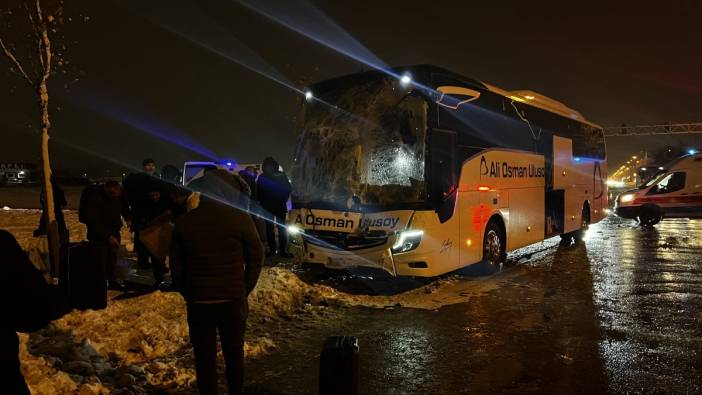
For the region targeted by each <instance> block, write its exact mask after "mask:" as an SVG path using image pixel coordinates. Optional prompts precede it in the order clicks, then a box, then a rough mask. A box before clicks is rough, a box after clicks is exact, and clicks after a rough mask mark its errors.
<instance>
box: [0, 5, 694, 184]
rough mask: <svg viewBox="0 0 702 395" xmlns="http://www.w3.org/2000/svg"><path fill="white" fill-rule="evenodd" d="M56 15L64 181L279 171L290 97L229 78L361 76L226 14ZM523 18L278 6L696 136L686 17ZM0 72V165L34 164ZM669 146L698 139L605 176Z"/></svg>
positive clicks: (58, 137) (14, 83)
mask: <svg viewBox="0 0 702 395" xmlns="http://www.w3.org/2000/svg"><path fill="white" fill-rule="evenodd" d="M66 3H67V4H66V15H68V16H71V19H72V20H71V21H70V22H67V23H66V24H65V25H64V29H65V30H64V31H65V36H66V37H65V39H66V43H67V44H68V52H67V54H66V56H65V58H66V59H67V60H69V67H68V68H67V73H66V74H61V75H58V76H56V77H55V78H53V80H52V81H51V83H50V89H51V92H50V93H51V100H52V104H53V106H52V110H53V113H52V117H53V118H52V119H53V125H52V126H53V128H52V135H53V136H54V137H53V141H54V145H53V146H52V149H53V152H52V154H53V161H54V167H55V168H56V169H57V170H58V171H59V172H63V173H77V172H83V171H86V172H88V173H89V175H91V176H99V175H106V174H107V172H108V171H109V172H110V173H109V174H110V175H114V174H116V173H119V172H121V171H122V168H123V167H124V166H136V167H139V165H140V162H141V159H142V158H144V157H153V158H154V159H155V160H156V161H157V162H158V163H159V165H163V164H166V163H172V164H175V165H177V166H179V167H180V166H181V165H182V162H183V161H184V160H193V159H205V158H207V157H208V156H214V157H217V158H231V159H234V160H237V161H239V162H241V163H250V162H260V161H261V160H262V159H263V158H264V157H265V156H268V155H272V156H274V157H275V158H277V159H278V160H279V161H280V162H281V163H283V164H284V165H288V164H289V163H290V162H291V159H292V155H293V149H294V146H295V131H294V130H293V125H294V117H295V113H296V111H297V109H298V108H299V105H300V95H299V93H297V92H295V91H294V90H292V89H290V88H288V87H286V86H284V85H283V84H281V83H279V82H274V81H273V80H271V79H269V78H266V77H264V76H262V75H261V74H259V73H257V72H254V71H251V70H249V69H247V68H246V67H242V65H241V63H244V64H246V65H248V66H249V67H254V68H257V69H258V70H259V71H261V72H263V73H265V74H268V75H270V76H274V77H275V78H276V79H277V80H279V81H281V82H283V83H285V84H289V85H294V86H297V87H298V88H302V87H303V86H304V84H305V83H306V82H309V81H318V80H322V79H326V78H330V77H333V76H336V75H341V74H347V73H352V72H357V71H360V70H363V69H368V68H369V66H367V65H365V64H362V63H360V62H358V61H357V60H354V59H352V58H350V57H348V56H346V55H344V54H341V53H339V52H337V51H335V50H333V49H330V48H328V47H326V46H324V45H321V44H319V43H317V42H315V41H313V40H311V39H309V38H307V37H304V36H303V35H301V34H299V33H297V32H295V31H293V30H290V29H288V28H286V27H284V26H282V25H281V24H279V23H276V22H274V21H272V20H271V19H269V18H266V17H264V16H262V15H260V14H258V13H256V12H255V11H252V10H251V9H250V8H247V7H244V6H242V5H241V4H239V3H237V2H236V1H225V0H205V1H198V2H191V3H197V6H192V5H186V4H188V3H187V2H183V3H182V4H181V3H179V2H178V1H171V2H163V1H150V2H144V1H133V2H130V1H126V2H124V1H122V2H115V1H100V2H95V1H87V0H68V1H66ZM141 3H149V4H150V7H151V8H150V9H144V8H143V7H144V6H143V5H142V4H141ZM263 3H265V4H267V5H270V4H272V3H274V2H270V1H264V2H263ZM300 3H301V2H300ZM497 3H500V4H505V5H502V6H501V5H496V4H497ZM533 3H534V2H523V1H521V2H515V4H518V5H517V6H511V5H510V6H507V5H506V4H507V3H503V2H495V1H492V2H481V1H475V2H465V1H462V2H421V3H419V2H409V1H377V0H376V1H354V2H344V1H318V2H314V5H315V6H316V7H317V8H318V9H319V10H321V12H320V13H318V14H309V13H307V12H306V9H309V8H306V7H303V6H299V7H292V8H291V7H289V6H287V7H284V8H285V9H286V10H285V14H284V17H285V18H292V19H289V20H302V22H301V24H302V25H303V26H307V27H308V32H319V31H326V32H330V31H334V29H329V28H328V27H329V26H332V25H331V24H332V22H333V23H334V24H336V25H337V26H338V29H336V31H335V32H334V33H327V34H326V36H325V37H324V38H323V39H324V40H327V41H329V42H334V43H340V42H341V43H345V44H348V43H349V42H351V37H352V38H354V39H355V40H356V41H357V42H358V43H359V45H357V46H356V47H359V46H360V45H363V46H365V47H366V48H367V49H368V53H372V54H374V55H375V56H376V57H377V58H379V59H381V60H382V61H383V62H385V63H386V64H388V65H392V66H395V65H406V64H419V63H431V64H436V65H438V66H442V67H445V68H447V69H449V70H452V71H455V72H457V73H460V74H464V75H466V76H469V77H473V78H476V79H479V80H482V81H485V82H488V83H491V84H493V85H497V86H499V87H501V88H504V89H508V90H516V89H530V90H534V91H537V92H539V93H542V94H545V95H547V96H550V97H552V98H554V99H556V100H559V101H562V102H564V103H566V104H567V105H569V106H570V107H572V108H574V109H576V110H578V111H580V112H581V113H582V114H583V115H584V116H585V117H586V118H587V119H589V120H590V121H592V122H595V123H598V124H600V125H603V126H612V125H620V124H622V123H626V124H627V125H637V124H659V123H663V122H666V121H670V122H674V123H675V122H700V121H702V74H701V73H700V72H701V71H702V41H701V40H700V30H699V18H700V16H701V15H702V7H700V6H699V5H695V2H692V1H691V2H689V3H685V2H680V1H670V2H667V1H656V2H651V4H654V5H652V6H646V5H644V2H636V3H634V2H632V3H630V4H632V6H630V7H627V6H625V5H620V6H617V7H618V8H607V7H595V6H594V5H589V6H586V7H584V8H583V7H575V6H574V5H571V4H570V3H566V2H561V3H559V4H560V6H559V7H546V6H538V7H537V6H535V5H534V4H533ZM584 3H586V4H591V2H584ZM159 4H162V5H163V6H164V7H165V6H167V7H168V9H167V10H165V9H164V10H158V5H159ZM179 4H180V5H179ZM258 4H262V3H258ZM287 4H290V3H287ZM307 4H310V3H307ZM468 4H470V5H468ZM566 4H568V5H567V6H566ZM587 7H591V8H587ZM608 7H612V6H608ZM275 8H276V7H273V9H275ZM278 8H280V7H278ZM310 15H312V16H310ZM323 15H326V16H327V18H328V19H324V18H323ZM344 31H345V32H346V34H342V32H344ZM205 46H209V47H210V49H207V48H205ZM344 48H348V46H347V45H344ZM215 52H219V54H217V53H215ZM222 55H224V56H222ZM364 56H367V55H364ZM227 57H229V58H227ZM0 65H1V66H2V68H0V92H3V94H2V95H1V96H0V130H1V131H2V135H3V137H4V138H3V143H2V144H0V162H7V161H23V162H32V161H36V159H37V158H38V147H39V144H38V142H39V140H38V137H37V135H36V132H35V130H36V125H37V116H36V111H37V110H36V109H35V105H34V98H33V96H32V92H31V91H30V90H29V88H28V87H27V86H25V85H24V84H23V81H22V80H21V79H20V78H19V77H17V76H16V75H14V74H11V73H10V72H9V71H8V68H9V63H8V62H7V61H6V59H4V58H2V59H0ZM75 79H77V81H75ZM66 86H68V88H66ZM677 143H680V144H685V145H690V146H692V145H696V146H697V147H700V146H702V136H699V135H698V136H688V137H673V138H666V139H662V138H650V137H649V138H627V139H626V140H622V139H609V140H608V155H609V160H610V166H614V165H616V164H618V163H620V162H621V160H622V158H624V157H627V156H630V155H632V154H634V153H636V151H638V150H639V149H644V148H646V149H652V148H654V147H655V146H657V145H661V144H677ZM186 147H187V148H186Z"/></svg>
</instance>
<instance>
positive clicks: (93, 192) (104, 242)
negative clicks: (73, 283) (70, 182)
mask: <svg viewBox="0 0 702 395" xmlns="http://www.w3.org/2000/svg"><path fill="white" fill-rule="evenodd" d="M128 216H129V213H128V211H127V208H126V204H125V202H124V199H123V198H122V187H121V186H120V185H119V183H117V182H116V181H108V182H106V183H105V184H104V185H91V186H89V187H87V188H85V190H83V193H82V194H81V196H80V208H79V211H78V219H79V220H80V222H82V223H84V224H85V225H86V226H87V227H88V240H89V241H91V242H92V243H93V248H95V250H96V255H97V256H99V257H100V258H99V259H100V260H101V262H100V264H101V265H104V266H103V267H104V268H105V270H106V275H107V281H108V284H109V285H108V286H109V287H110V288H111V289H116V290H123V286H122V285H121V284H119V283H118V282H117V278H116V276H115V270H116V265H117V249H118V248H119V245H120V230H121V229H122V217H125V218H128Z"/></svg>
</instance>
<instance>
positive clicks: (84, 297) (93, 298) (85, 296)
mask: <svg viewBox="0 0 702 395" xmlns="http://www.w3.org/2000/svg"><path fill="white" fill-rule="evenodd" d="M106 248H107V247H105V248H104V249H103V248H100V247H98V246H96V245H94V244H93V243H90V242H85V241H84V242H81V243H71V244H69V245H68V246H67V247H66V249H65V250H64V251H63V254H62V256H61V258H62V259H61V266H60V268H59V286H60V287H61V289H62V290H63V292H64V294H65V295H66V299H67V300H68V304H69V305H70V307H71V308H75V309H79V310H87V309H92V310H100V309H104V308H105V307H107V280H106V276H105V264H106V260H107V255H106V254H107V250H106Z"/></svg>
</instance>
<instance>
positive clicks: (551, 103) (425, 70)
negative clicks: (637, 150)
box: [310, 64, 602, 129]
mask: <svg viewBox="0 0 702 395" xmlns="http://www.w3.org/2000/svg"><path fill="white" fill-rule="evenodd" d="M391 70H392V72H393V73H396V74H398V75H400V74H403V73H408V72H409V73H410V74H411V75H412V78H413V79H415V80H417V82H418V83H420V84H424V85H428V82H429V80H430V78H427V76H429V75H430V74H434V73H440V74H442V75H444V76H447V77H450V78H453V79H457V80H460V81H463V82H465V83H466V84H468V85H474V86H478V87H480V88H483V89H487V90H489V91H490V92H493V93H495V94H498V95H500V96H503V97H505V98H507V99H510V100H514V101H517V102H520V103H523V104H526V105H529V106H532V107H536V108H539V109H542V110H545V111H548V112H550V113H553V114H556V115H560V116H562V117H564V118H568V119H571V120H574V121H577V122H580V123H585V124H588V125H590V126H593V127H596V128H598V129H601V128H602V127H601V126H599V125H597V124H595V123H592V122H590V121H588V120H587V119H585V117H583V115H582V114H581V113H580V112H578V111H576V110H574V109H572V108H570V107H568V106H566V105H565V104H563V103H561V102H559V101H557V100H554V99H552V98H550V97H548V96H545V95H542V94H540V93H537V92H534V91H531V90H515V91H508V90H505V89H502V88H498V87H496V86H494V85H490V84H488V83H485V82H482V81H479V80H476V79H473V78H468V77H465V76H462V75H460V74H456V73H454V72H452V71H449V70H446V69H444V68H442V67H439V66H434V65H431V64H418V65H410V66H400V67H393V68H392V69H391ZM384 73H385V72H384V71H381V70H370V71H363V72H360V73H354V74H349V75H344V76H339V77H335V78H331V79H328V80H324V81H320V82H317V83H314V84H312V85H311V86H310V88H311V89H312V92H315V91H316V90H319V91H327V90H334V89H335V88H336V87H338V86H339V85H344V84H355V83H364V82H365V81H368V80H371V79H373V78H376V76H378V75H384Z"/></svg>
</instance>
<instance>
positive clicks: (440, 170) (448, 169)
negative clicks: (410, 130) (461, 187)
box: [429, 130, 456, 204]
mask: <svg viewBox="0 0 702 395" xmlns="http://www.w3.org/2000/svg"><path fill="white" fill-rule="evenodd" d="M455 145H456V134H455V133H454V132H449V131H443V130H433V131H432V134H431V148H430V150H429V152H430V153H431V167H430V169H431V170H430V171H431V181H430V185H431V187H430V189H429V191H430V193H431V200H432V201H433V202H435V203H437V204H438V203H440V202H441V201H443V200H444V198H446V197H448V196H449V195H451V194H452V193H453V192H454V191H455V189H456V172H455V166H454V151H455V149H454V148H455Z"/></svg>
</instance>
